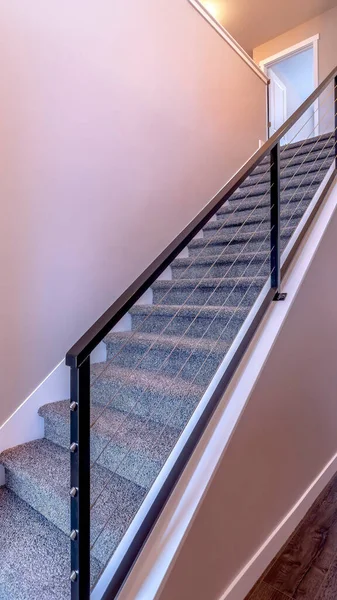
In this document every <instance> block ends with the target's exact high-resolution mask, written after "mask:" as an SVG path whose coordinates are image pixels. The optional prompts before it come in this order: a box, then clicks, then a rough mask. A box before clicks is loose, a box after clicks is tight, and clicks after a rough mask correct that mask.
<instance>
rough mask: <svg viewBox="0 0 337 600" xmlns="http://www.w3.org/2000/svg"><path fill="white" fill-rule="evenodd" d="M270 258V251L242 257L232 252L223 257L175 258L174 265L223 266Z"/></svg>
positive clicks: (211, 255) (251, 253)
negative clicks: (238, 261)
mask: <svg viewBox="0 0 337 600" xmlns="http://www.w3.org/2000/svg"><path fill="white" fill-rule="evenodd" d="M268 256H269V252H268V251H260V252H245V253H244V254H242V255H238V253H237V252H230V253H228V254H224V255H223V256H219V255H218V254H209V255H207V256H204V255H203V256H197V257H196V256H191V257H188V258H175V259H174V261H173V263H172V265H176V266H179V267H185V266H186V268H187V267H189V266H190V265H192V264H193V265H205V266H208V265H213V264H214V263H223V264H232V263H233V262H234V261H236V260H240V261H242V262H248V263H249V261H250V260H251V259H252V258H255V259H256V260H259V261H261V262H263V261H264V260H265V259H266V258H267V257H268Z"/></svg>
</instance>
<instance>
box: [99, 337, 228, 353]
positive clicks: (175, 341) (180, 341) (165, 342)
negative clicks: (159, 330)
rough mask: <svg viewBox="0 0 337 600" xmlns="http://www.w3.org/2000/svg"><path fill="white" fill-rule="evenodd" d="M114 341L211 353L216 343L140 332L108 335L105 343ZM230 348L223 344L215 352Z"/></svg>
mask: <svg viewBox="0 0 337 600" xmlns="http://www.w3.org/2000/svg"><path fill="white" fill-rule="evenodd" d="M113 340H118V341H121V342H124V341H125V342H128V343H129V344H137V345H141V346H144V348H146V347H147V346H149V345H152V344H154V345H156V346H161V347H162V348H165V349H167V350H171V349H172V347H175V348H176V349H178V350H179V349H182V350H187V351H189V350H195V348H196V347H198V348H199V349H200V350H203V351H209V350H212V349H213V345H214V341H212V340H209V339H207V338H204V339H201V340H195V339H194V338H189V337H183V338H182V337H180V336H174V335H158V334H151V333H138V332H121V333H119V332H118V333H116V332H113V333H108V335H107V336H106V337H105V342H106V343H109V342H111V341H113ZM227 348H228V344H227V343H226V342H221V344H219V345H218V346H217V348H216V350H214V351H215V352H219V353H222V352H223V350H225V349H227Z"/></svg>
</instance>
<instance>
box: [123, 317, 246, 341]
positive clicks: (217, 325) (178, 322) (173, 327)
mask: <svg viewBox="0 0 337 600" xmlns="http://www.w3.org/2000/svg"><path fill="white" fill-rule="evenodd" d="M144 319H145V317H142V316H134V315H133V316H132V329H133V330H137V331H142V332H144V333H158V334H159V333H161V332H163V331H164V330H165V334H166V335H176V336H179V335H188V336H189V337H193V338H201V337H203V338H213V339H214V337H215V338H216V337H217V336H218V335H220V333H221V332H222V331H224V330H225V332H224V337H223V339H224V340H225V341H226V342H228V343H230V342H232V341H233V337H234V336H235V334H236V332H237V331H238V329H239V328H240V327H241V325H242V323H243V322H244V317H243V316H241V315H238V314H235V313H233V315H231V316H229V317H226V318H223V317H221V316H220V317H216V316H215V317H212V318H209V319H208V318H207V319H206V318H202V317H200V316H199V317H195V316H191V317H187V316H183V317H180V316H179V315H177V316H176V317H173V318H172V317H168V316H153V317H152V316H150V317H147V319H146V321H145V322H144Z"/></svg>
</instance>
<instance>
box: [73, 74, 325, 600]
mask: <svg viewBox="0 0 337 600" xmlns="http://www.w3.org/2000/svg"><path fill="white" fill-rule="evenodd" d="M331 82H333V84H334V98H333V103H334V130H333V132H332V133H331V135H330V137H329V138H328V140H327V141H326V144H325V146H324V147H323V148H322V149H321V152H320V154H317V157H316V161H317V158H320V160H321V159H322V154H323V157H324V156H325V155H327V159H326V160H328V159H329V157H330V156H331V155H332V158H333V161H334V169H333V170H332V172H331V176H330V178H329V180H328V182H327V183H326V185H325V188H324V190H321V194H320V199H319V202H317V203H316V205H315V207H314V209H313V210H312V211H311V213H310V216H309V218H308V219H307V220H306V222H305V226H304V227H303V228H302V229H301V231H300V234H299V235H298V236H297V238H296V240H295V242H294V243H293V245H292V248H291V252H290V253H288V256H287V259H286V260H285V261H284V262H283V264H282V266H281V193H282V192H281V175H282V171H283V170H284V168H286V167H284V168H283V169H282V167H281V162H282V161H285V160H286V148H285V149H283V150H282V152H281V149H280V141H281V140H282V138H284V136H285V134H287V133H288V132H289V131H290V130H291V129H292V128H293V127H294V125H295V124H296V123H297V122H298V120H299V119H300V118H301V117H303V115H305V113H306V111H307V110H308V109H309V108H310V107H311V106H312V105H313V103H314V102H315V101H316V100H317V99H318V98H320V97H321V95H322V93H323V92H324V91H325V90H326V88H327V87H328V86H329V84H330V83H331ZM322 105H323V104H322V103H321V107H320V110H321V109H322ZM303 127H304V125H303V126H302V127H301V129H302V128H303ZM330 138H331V139H332V141H333V147H332V153H331V151H330V145H331V144H330V142H331V139H330ZM302 146H303V144H302ZM302 146H300V147H299V150H298V152H296V153H295V154H298V156H297V159H298V160H300V157H301V152H302V151H303V147H302ZM266 157H269V161H270V170H269V172H270V187H269V190H268V194H267V196H268V195H269V202H270V232H269V233H270V252H269V256H270V258H269V261H270V264H269V270H270V277H269V284H268V286H267V288H268V289H267V291H266V293H265V294H264V297H263V298H262V300H261V303H260V306H259V309H258V310H257V311H256V313H255V316H254V318H253V319H252V320H251V322H250V324H249V326H248V327H247V328H246V331H245V334H244V335H243V336H242V339H241V341H240V343H239V344H238V346H237V347H236V350H235V352H234V353H233V355H232V357H231V359H230V362H229V364H228V366H227V369H226V371H225V373H224V374H223V375H222V377H221V379H220V381H219V382H218V384H217V386H216V388H215V390H214V392H213V394H212V396H211V397H210V399H209V401H208V403H207V405H206V406H205V407H204V410H203V411H202V413H201V414H200V416H199V417H198V420H197V421H196V422H195V424H194V426H193V430H192V431H191V432H190V435H189V438H188V440H187V441H186V443H184V445H183V446H182V448H181V449H180V451H179V454H178V456H177V457H176V458H175V463H174V465H173V466H172V468H171V470H170V472H169V473H168V474H167V476H166V477H165V479H164V481H162V484H161V487H160V489H158V491H157V492H156V493H155V494H152V496H151V498H150V500H149V501H148V504H147V506H146V507H145V509H144V510H143V511H142V512H143V517H142V520H141V522H140V523H139V524H138V525H137V527H136V529H135V531H134V535H133V536H132V539H130V540H129V541H128V543H127V544H125V545H124V548H123V551H122V552H120V553H119V558H118V563H117V565H116V566H115V568H114V572H113V576H112V577H111V578H110V580H109V583H108V585H107V586H106V589H105V593H104V594H103V596H104V598H115V597H116V596H117V594H118V592H119V591H120V588H121V586H122V585H123V583H124V581H125V579H126V577H127V575H128V573H129V571H130V569H131V568H132V565H133V563H134V561H135V560H136V558H137V556H138V554H139V552H140V550H141V548H142V546H143V545H144V542H145V540H146V539H147V536H148V535H149V533H150V531H151V529H152V528H153V526H154V524H155V522H156V520H157V519H158V516H159V515H160V513H161V511H162V509H163V507H164V505H165V503H166V501H167V499H168V497H169V496H170V494H171V492H172V490H173V488H174V486H175V484H176V482H177V480H178V479H179V477H180V475H181V473H182V471H183V469H184V467H185V466H186V464H187V462H188V460H189V458H190V456H191V454H192V452H193V450H194V449H195V447H196V445H197V443H198V441H199V439H200V437H201V435H202V433H203V432H204V430H205V427H206V425H207V423H208V422H209V420H210V418H211V416H212V414H213V412H214V410H215V408H216V406H217V404H218V402H219V400H220V398H221V397H222V396H223V393H224V391H225V389H226V387H227V385H228V383H229V381H230V380H231V378H232V376H233V374H234V372H235V370H236V368H237V367H238V365H239V363H240V361H241V358H242V356H243V354H244V353H245V351H246V349H247V347H248V345H249V343H250V341H251V339H252V337H253V335H254V333H255V332H256V329H257V327H258V325H259V324H260V322H261V320H262V318H263V316H264V314H265V312H266V310H267V308H268V306H269V305H270V303H271V302H273V301H279V300H282V299H283V298H284V296H285V294H283V293H282V291H281V282H282V279H283V277H284V275H285V272H286V270H287V268H288V266H289V264H290V262H291V260H292V258H293V256H294V254H295V252H296V250H297V249H298V246H299V244H300V242H301V240H302V238H303V236H304V235H305V233H306V231H307V229H308V227H309V225H310V223H311V222H312V220H313V218H314V216H315V214H316V213H317V211H318V209H319V206H320V205H321V203H322V201H323V198H324V196H325V194H326V192H327V190H328V189H329V186H330V184H331V182H332V180H333V178H334V176H335V174H336V168H337V68H335V69H333V71H332V72H331V73H330V74H329V75H328V77H326V79H325V80H324V81H323V82H322V83H321V84H320V85H319V86H318V87H317V89H316V90H315V91H314V92H313V93H312V94H311V96H310V97H309V98H308V99H307V100H306V101H305V102H304V103H303V104H302V105H301V106H300V108H299V109H298V110H297V111H296V112H295V113H294V114H293V115H292V116H291V117H290V118H289V119H288V120H287V121H286V122H285V123H284V125H282V127H280V129H279V130H278V131H277V132H276V133H275V134H274V135H273V136H272V137H271V138H270V139H269V140H268V141H267V142H266V143H265V144H264V145H263V146H262V147H261V148H260V149H259V150H258V151H257V152H256V153H255V154H254V155H253V156H252V157H251V158H250V159H249V160H248V161H247V163H246V164H245V165H244V166H243V167H242V168H241V169H240V170H239V171H238V172H237V173H236V174H235V175H234V177H233V178H232V179H231V180H230V181H229V182H228V183H227V184H226V185H225V186H224V187H223V188H222V189H221V190H220V191H219V193H217V194H216V196H215V197H214V198H213V199H212V200H211V201H210V202H209V203H208V204H207V206H206V207H205V208H204V209H203V210H202V211H201V212H200V213H199V214H198V215H197V216H196V217H195V219H193V221H191V223H190V224H189V225H187V227H185V229H184V230H183V231H182V232H181V233H180V234H179V235H178V236H177V237H176V238H175V239H174V240H173V241H172V242H171V244H169V246H168V247H167V248H166V249H165V250H164V251H163V252H162V253H161V254H160V256H158V258H156V260H154V261H153V263H152V264H151V265H150V266H149V267H148V268H147V269H146V270H145V271H144V272H143V273H142V274H141V275H140V276H139V277H138V279H137V280H136V281H135V282H134V283H133V284H132V285H131V286H130V287H129V288H128V289H127V290H126V291H125V292H124V293H123V294H122V295H121V296H120V297H119V298H118V300H116V301H115V302H114V303H113V304H112V305H111V306H110V308H109V309H108V310H107V311H106V312H105V313H104V314H103V315H102V316H101V317H100V318H99V319H98V321H96V323H95V324H94V325H93V326H92V327H91V328H90V329H89V330H88V331H87V332H86V333H85V334H84V335H83V336H82V337H81V338H80V339H79V340H78V341H77V342H76V343H75V344H74V346H73V347H72V348H71V349H70V350H69V351H68V353H67V355H66V364H67V365H68V366H69V367H70V369H71V390H70V396H71V398H70V458H71V473H70V480H71V482H70V507H71V525H70V531H71V532H70V539H71V574H70V580H71V598H72V600H89V598H90V594H91V580H90V555H91V545H92V541H91V540H90V517H91V503H90V496H91V494H90V486H91V481H90V464H91V458H90V432H91V423H90V415H91V397H90V355H91V353H92V351H93V350H95V348H96V347H97V346H98V344H100V343H101V342H102V341H103V340H104V338H105V337H106V335H107V334H108V333H109V332H110V331H111V330H112V329H113V328H114V327H115V326H116V325H117V324H118V323H119V321H120V320H121V319H122V318H123V317H124V316H125V315H126V313H127V312H128V311H129V310H130V309H131V308H132V307H133V306H134V305H135V303H136V302H137V300H139V299H140V298H141V296H143V294H144V293H145V292H146V290H148V288H150V287H151V285H152V284H153V283H154V282H155V281H156V280H157V279H158V277H159V276H160V275H161V274H162V273H163V272H164V271H165V269H166V268H167V267H168V266H169V265H170V264H171V263H172V261H173V260H174V259H175V258H176V257H177V256H178V255H179V254H180V253H181V252H182V250H183V249H184V248H185V247H186V246H187V245H188V244H189V243H190V242H191V240H192V239H193V238H194V237H195V236H196V235H197V233H198V232H199V231H200V230H201V229H202V228H203V227H204V226H205V225H206V224H207V223H208V222H209V221H210V219H211V218H212V217H213V216H214V215H215V213H217V211H219V209H221V207H222V206H223V205H224V204H225V203H226V202H227V201H228V200H229V199H230V198H232V197H233V194H234V193H235V191H236V190H237V189H238V188H239V187H240V186H241V184H242V183H243V182H245V180H246V179H247V178H248V177H249V176H250V175H251V174H252V172H253V171H254V169H255V168H256V167H258V166H259V165H260V164H261V163H262V161H263V160H264V159H265V158H266ZM297 159H296V160H297ZM303 162H304V161H303ZM303 162H302V163H300V167H301V166H302V165H303ZM310 164H311V163H310ZM323 165H324V161H323V162H322V166H323ZM286 166H287V165H286ZM322 166H321V168H322ZM292 168H293V169H295V172H294V175H293V177H296V173H297V171H298V169H299V168H298V169H297V171H296V164H295V165H293V167H292ZM324 168H325V167H324ZM308 172H309V171H308ZM259 181H260V180H259ZM259 181H258V182H257V184H256V185H258V184H259ZM288 185H289V184H288ZM300 185H301V183H300V184H299V186H298V188H297V190H296V191H295V192H294V193H298V189H299V188H300ZM284 189H285V190H286V189H287V188H284ZM283 191H284V190H283ZM291 199H292V197H290V199H289V201H288V204H287V206H289V205H290V203H291ZM301 201H302V200H301ZM255 208H256V207H255ZM255 208H254V210H255ZM290 218H291V217H290ZM247 243H248V242H247Z"/></svg>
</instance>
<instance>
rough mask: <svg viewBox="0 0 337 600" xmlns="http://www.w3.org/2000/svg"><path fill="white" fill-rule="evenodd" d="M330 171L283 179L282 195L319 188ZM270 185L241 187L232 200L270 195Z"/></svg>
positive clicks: (302, 174) (259, 184)
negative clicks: (291, 191) (309, 188)
mask: <svg viewBox="0 0 337 600" xmlns="http://www.w3.org/2000/svg"><path fill="white" fill-rule="evenodd" d="M327 170H328V169H327V168H326V169H322V170H321V171H317V172H316V171H312V172H310V173H308V172H307V173H300V174H297V175H295V176H294V177H290V178H289V179H284V178H282V179H281V183H280V188H281V194H282V192H283V193H286V192H287V191H288V190H289V191H290V190H293V191H295V190H297V189H303V190H305V189H307V188H308V187H313V186H316V187H318V186H319V185H320V183H321V181H322V179H323V178H324V175H325V173H326V171H327ZM269 190H270V183H269V182H267V183H255V184H253V185H252V186H249V187H239V188H238V189H237V190H236V191H235V192H234V194H233V195H232V196H231V200H243V199H245V198H246V197H247V194H249V198H255V197H256V196H262V195H263V194H268V195H269Z"/></svg>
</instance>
